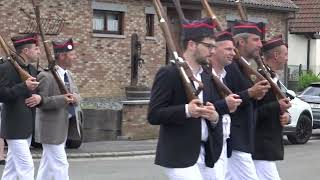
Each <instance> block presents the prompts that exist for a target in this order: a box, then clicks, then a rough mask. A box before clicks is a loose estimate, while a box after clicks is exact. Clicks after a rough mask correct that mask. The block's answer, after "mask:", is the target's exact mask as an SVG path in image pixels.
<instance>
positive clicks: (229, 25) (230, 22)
mask: <svg viewBox="0 0 320 180" xmlns="http://www.w3.org/2000/svg"><path fill="white" fill-rule="evenodd" d="M235 22H236V20H234V21H227V27H228V28H230V27H233V25H234V23H235Z"/></svg>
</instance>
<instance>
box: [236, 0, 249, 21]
mask: <svg viewBox="0 0 320 180" xmlns="http://www.w3.org/2000/svg"><path fill="white" fill-rule="evenodd" d="M235 3H236V5H237V9H238V12H239V16H240V18H241V19H242V20H244V21H247V20H248V16H247V13H246V11H245V9H244V8H243V6H242V5H241V2H240V0H236V1H235Z"/></svg>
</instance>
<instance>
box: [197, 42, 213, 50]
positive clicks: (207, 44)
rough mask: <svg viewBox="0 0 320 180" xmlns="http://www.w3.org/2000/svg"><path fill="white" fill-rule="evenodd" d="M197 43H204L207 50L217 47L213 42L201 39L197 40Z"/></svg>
mask: <svg viewBox="0 0 320 180" xmlns="http://www.w3.org/2000/svg"><path fill="white" fill-rule="evenodd" d="M198 43H200V44H202V45H204V46H205V47H207V48H208V49H209V50H212V49H213V48H215V47H217V46H216V45H215V44H211V43H206V42H202V41H200V42H198Z"/></svg>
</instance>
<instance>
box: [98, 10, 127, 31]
mask: <svg viewBox="0 0 320 180" xmlns="http://www.w3.org/2000/svg"><path fill="white" fill-rule="evenodd" d="M92 28H93V32H94V33H103V34H118V35H122V34H123V12H118V11H104V10H93V20H92Z"/></svg>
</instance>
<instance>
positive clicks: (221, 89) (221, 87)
mask: <svg viewBox="0 0 320 180" xmlns="http://www.w3.org/2000/svg"><path fill="white" fill-rule="evenodd" d="M201 3H202V6H203V7H204V8H205V10H206V12H207V14H208V16H209V17H211V19H212V21H213V22H215V23H216V24H217V27H216V29H217V30H218V31H222V26H221V24H220V22H219V21H218V19H217V16H216V15H215V14H214V12H213V10H212V9H211V7H210V5H209V3H208V1H207V0H201ZM208 71H209V72H208V73H209V74H210V75H211V78H212V81H213V83H214V85H215V86H216V88H217V89H218V93H219V95H220V97H223V98H224V97H227V96H228V95H230V94H232V91H231V90H230V89H229V88H228V87H227V86H226V85H225V84H223V83H222V82H221V81H220V79H219V78H218V77H217V76H216V75H214V74H213V73H212V67H211V66H209V70H208Z"/></svg>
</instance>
